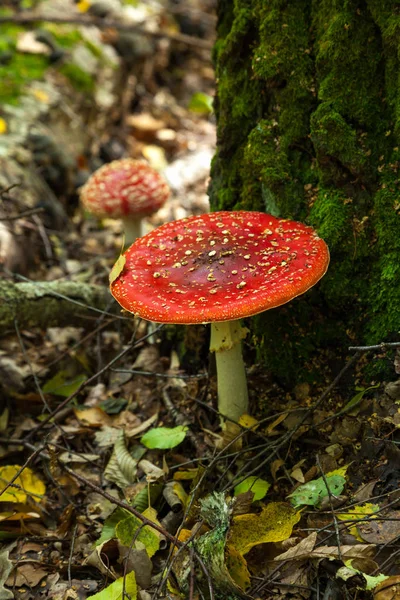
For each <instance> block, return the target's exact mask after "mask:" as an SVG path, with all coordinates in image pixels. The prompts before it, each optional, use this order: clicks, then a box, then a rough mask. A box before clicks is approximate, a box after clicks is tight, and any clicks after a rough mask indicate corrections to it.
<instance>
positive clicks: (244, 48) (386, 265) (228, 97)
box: [210, 0, 400, 381]
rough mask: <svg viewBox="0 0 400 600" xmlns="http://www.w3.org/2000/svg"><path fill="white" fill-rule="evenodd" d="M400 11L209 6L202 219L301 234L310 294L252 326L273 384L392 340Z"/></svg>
mask: <svg viewBox="0 0 400 600" xmlns="http://www.w3.org/2000/svg"><path fill="white" fill-rule="evenodd" d="M399 42H400V11H398V3H397V2H396V1H395V0H337V1H336V2H332V1H331V0H297V1H296V2H287V1H286V0H271V1H270V2H268V3H266V2H264V1H263V0H234V1H233V2H231V0H220V2H219V22H218V41H217V43H216V45H215V51H214V58H215V64H216V71H217V83H218V94H217V99H216V103H215V109H216V114H217V119H218V140H219V141H218V149H217V154H216V156H215V159H214V162H213V167H212V184H211V186H210V196H211V204H212V207H213V209H214V210H220V209H238V208H242V209H247V210H264V211H266V212H271V213H273V214H275V215H278V216H282V217H287V218H293V219H297V220H301V221H304V222H307V223H309V224H311V225H313V226H314V227H315V228H316V229H317V230H318V231H319V233H320V235H321V237H323V238H324V239H325V240H326V242H327V243H328V244H329V247H330V251H331V259H332V260H331V266H330V269H329V271H328V274H327V275H326V276H325V278H324V279H323V280H322V281H321V283H320V284H319V286H318V291H313V292H311V293H308V294H307V295H306V296H304V297H303V298H300V299H297V300H295V301H294V302H292V303H290V305H288V306H285V307H282V308H281V309H276V310H274V311H271V312H270V313H267V314H265V315H264V316H261V317H259V318H258V319H256V326H255V327H254V333H255V335H256V340H257V342H258V344H259V347H260V357H261V358H263V359H265V360H266V361H267V362H268V364H269V366H270V367H271V368H272V370H273V371H274V373H275V374H276V375H278V377H280V378H281V379H283V380H292V381H293V380H298V381H299V380H301V379H302V378H303V379H305V378H307V375H306V374H307V373H310V378H313V377H314V375H313V373H314V371H315V370H314V368H313V366H314V365H315V359H316V357H317V356H319V357H322V358H323V359H325V358H326V353H327V352H328V353H330V352H331V351H333V352H335V350H337V349H340V348H341V349H345V348H346V346H347V345H348V344H349V342H352V343H354V342H358V343H378V342H381V341H384V340H387V339H388V338H390V336H391V335H393V334H397V333H398V331H399V329H400V260H399V256H400V214H399V213H400V192H399V180H400V177H399V174H398V169H399V165H400V162H399V160H400V156H399V145H400V139H399V136H400V128H399V125H400V84H399V58H398V46H399Z"/></svg>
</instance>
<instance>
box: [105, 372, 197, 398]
mask: <svg viewBox="0 0 400 600" xmlns="http://www.w3.org/2000/svg"><path fill="white" fill-rule="evenodd" d="M110 370H111V371H112V372H113V373H129V374H131V375H143V376H144V377H160V378H161V379H207V377H208V374H207V373H197V374H195V375H172V374H171V373H157V371H140V370H136V369H110ZM199 402H200V401H199Z"/></svg>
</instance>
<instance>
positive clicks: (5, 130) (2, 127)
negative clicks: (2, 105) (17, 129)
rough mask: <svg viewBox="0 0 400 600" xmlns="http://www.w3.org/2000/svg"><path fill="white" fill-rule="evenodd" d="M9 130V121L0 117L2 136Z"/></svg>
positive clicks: (0, 133)
mask: <svg viewBox="0 0 400 600" xmlns="http://www.w3.org/2000/svg"><path fill="white" fill-rule="evenodd" d="M7 129H8V127H7V121H5V120H4V119H3V118H2V117H0V135H4V134H5V133H7Z"/></svg>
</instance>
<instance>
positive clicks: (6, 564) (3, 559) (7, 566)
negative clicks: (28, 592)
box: [0, 550, 14, 600]
mask: <svg viewBox="0 0 400 600" xmlns="http://www.w3.org/2000/svg"><path fill="white" fill-rule="evenodd" d="M12 568H13V564H12V562H11V560H10V559H9V557H8V550H3V551H2V552H1V553H0V598H2V599H3V600H12V599H13V598H14V594H13V593H12V591H11V590H6V588H5V587H4V584H5V582H6V581H7V578H8V576H9V574H10V573H11V571H12Z"/></svg>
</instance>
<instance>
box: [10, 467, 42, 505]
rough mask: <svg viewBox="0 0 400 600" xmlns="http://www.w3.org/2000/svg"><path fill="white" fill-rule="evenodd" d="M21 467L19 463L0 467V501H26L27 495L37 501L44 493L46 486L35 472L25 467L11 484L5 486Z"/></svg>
mask: <svg viewBox="0 0 400 600" xmlns="http://www.w3.org/2000/svg"><path fill="white" fill-rule="evenodd" d="M20 469H21V467H20V466H19V465H8V466H5V467H0V499H1V502H20V503H24V502H26V500H27V498H28V496H29V497H30V498H33V499H34V500H36V502H39V501H40V500H41V499H42V497H43V496H44V494H45V493H46V487H45V485H44V483H43V482H42V480H41V479H39V477H38V476H37V475H35V473H34V472H33V471H32V470H31V469H29V468H28V467H26V468H25V469H24V470H23V471H22V473H21V474H20V475H19V476H18V477H17V478H16V479H15V481H13V483H12V485H10V487H8V488H7V490H6V491H4V490H5V488H6V486H7V484H8V483H9V482H10V481H11V480H12V479H13V478H14V477H15V475H16V474H17V473H18V471H19V470H20Z"/></svg>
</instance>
